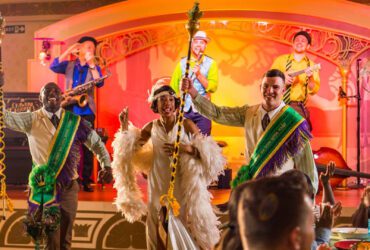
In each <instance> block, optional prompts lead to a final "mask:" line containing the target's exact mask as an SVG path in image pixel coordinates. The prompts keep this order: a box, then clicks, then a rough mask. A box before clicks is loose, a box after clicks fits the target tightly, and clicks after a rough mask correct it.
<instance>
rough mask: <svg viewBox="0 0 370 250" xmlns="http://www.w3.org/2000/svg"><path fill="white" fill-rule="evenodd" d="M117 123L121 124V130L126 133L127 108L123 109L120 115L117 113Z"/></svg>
mask: <svg viewBox="0 0 370 250" xmlns="http://www.w3.org/2000/svg"><path fill="white" fill-rule="evenodd" d="M118 118H119V122H120V124H121V130H122V131H126V130H128V107H125V108H124V109H123V110H122V111H121V113H119V116H118Z"/></svg>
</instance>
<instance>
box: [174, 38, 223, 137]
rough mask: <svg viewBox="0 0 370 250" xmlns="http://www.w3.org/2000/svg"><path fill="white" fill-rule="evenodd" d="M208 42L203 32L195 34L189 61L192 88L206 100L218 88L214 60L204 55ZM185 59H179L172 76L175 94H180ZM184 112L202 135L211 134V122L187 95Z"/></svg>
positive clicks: (216, 68) (216, 69)
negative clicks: (200, 112) (199, 111)
mask: <svg viewBox="0 0 370 250" xmlns="http://www.w3.org/2000/svg"><path fill="white" fill-rule="evenodd" d="M209 41H210V39H209V38H208V37H207V34H206V33H205V32H204V31H198V32H197V33H195V35H194V37H193V41H192V43H191V59H190V67H191V72H192V73H190V78H191V79H192V80H193V82H194V87H195V88H196V89H197V91H198V93H199V94H200V95H202V96H205V97H206V98H208V99H210V97H211V93H214V92H215V91H216V90H217V86H218V67H217V64H216V62H215V60H213V59H212V58H211V57H209V56H207V55H205V54H204V51H205V49H206V48H207V44H208V42H209ZM186 59H187V58H186V57H184V58H182V59H181V61H180V62H179V63H178V64H177V66H176V68H175V71H174V72H173V74H172V78H171V83H170V85H171V87H172V88H173V89H174V90H175V91H176V93H177V94H179V93H180V83H181V79H182V78H183V77H184V75H185V69H186ZM184 112H185V117H186V118H188V119H190V120H192V121H193V122H194V123H195V124H196V125H197V126H198V128H199V129H200V131H201V132H202V134H204V135H210V134H211V126H212V122H211V121H210V120H209V119H207V118H206V117H204V116H202V115H201V114H199V113H198V111H197V109H196V108H195V107H194V105H193V104H192V101H191V97H190V96H189V95H187V96H186V99H185V107H184Z"/></svg>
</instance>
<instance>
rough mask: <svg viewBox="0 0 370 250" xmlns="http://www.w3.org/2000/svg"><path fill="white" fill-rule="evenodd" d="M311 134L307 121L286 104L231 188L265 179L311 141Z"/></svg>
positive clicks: (240, 170)
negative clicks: (257, 179)
mask: <svg viewBox="0 0 370 250" xmlns="http://www.w3.org/2000/svg"><path fill="white" fill-rule="evenodd" d="M310 138H311V134H310V132H309V130H308V127H307V121H306V120H305V119H304V118H303V117H302V116H301V115H299V114H298V113H297V112H296V111H295V110H294V109H293V108H291V107H290V106H288V105H286V106H284V107H283V108H282V109H281V110H280V112H279V113H278V114H277V115H276V116H275V117H274V119H273V120H272V121H271V122H270V124H269V125H268V126H267V128H266V130H265V131H264V132H263V134H262V136H261V138H260V139H259V141H258V143H257V145H256V147H255V149H254V151H253V154H252V156H251V159H250V162H249V164H248V165H243V166H242V167H241V168H240V169H239V171H238V173H237V176H236V178H235V179H234V180H233V181H232V186H233V187H236V186H238V185H239V184H241V183H243V182H245V181H247V180H251V179H254V178H258V177H261V176H265V175H266V174H267V173H268V172H270V171H271V170H274V169H275V168H277V167H279V166H281V165H283V164H284V163H285V162H286V160H287V159H288V158H289V157H292V156H294V155H295V153H297V152H299V151H300V149H301V148H302V147H303V146H304V145H305V144H306V143H307V141H309V139H310Z"/></svg>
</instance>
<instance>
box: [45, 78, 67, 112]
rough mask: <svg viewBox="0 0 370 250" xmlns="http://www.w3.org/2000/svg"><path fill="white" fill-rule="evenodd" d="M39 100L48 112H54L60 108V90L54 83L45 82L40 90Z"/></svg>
mask: <svg viewBox="0 0 370 250" xmlns="http://www.w3.org/2000/svg"><path fill="white" fill-rule="evenodd" d="M40 101H41V102H42V104H43V106H44V108H45V109H46V110H47V111H49V112H52V113H54V112H56V111H58V109H59V108H60V103H61V101H62V92H61V90H60V88H59V87H58V85H56V84H55V83H48V84H46V85H45V86H44V87H43V88H42V90H41V92H40Z"/></svg>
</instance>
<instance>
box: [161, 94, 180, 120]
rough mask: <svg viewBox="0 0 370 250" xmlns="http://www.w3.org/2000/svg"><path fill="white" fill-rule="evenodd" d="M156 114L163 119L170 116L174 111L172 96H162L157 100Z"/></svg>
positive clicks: (173, 98)
mask: <svg viewBox="0 0 370 250" xmlns="http://www.w3.org/2000/svg"><path fill="white" fill-rule="evenodd" d="M157 105H158V113H159V114H160V115H161V116H163V117H169V116H172V115H173V114H174V113H175V111H176V107H175V97H174V96H172V95H163V96H161V97H159V98H158V101H157Z"/></svg>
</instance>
